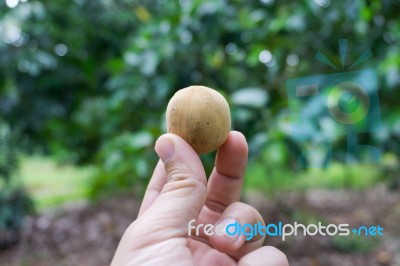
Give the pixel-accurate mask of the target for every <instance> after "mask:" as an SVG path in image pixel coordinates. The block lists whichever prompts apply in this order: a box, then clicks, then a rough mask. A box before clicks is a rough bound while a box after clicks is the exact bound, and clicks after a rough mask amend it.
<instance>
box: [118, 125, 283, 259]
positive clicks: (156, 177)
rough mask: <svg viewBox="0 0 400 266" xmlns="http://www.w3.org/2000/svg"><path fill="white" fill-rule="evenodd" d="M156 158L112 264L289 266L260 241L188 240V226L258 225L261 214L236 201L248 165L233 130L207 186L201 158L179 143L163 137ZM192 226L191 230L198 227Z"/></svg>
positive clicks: (243, 146) (242, 141)
mask: <svg viewBox="0 0 400 266" xmlns="http://www.w3.org/2000/svg"><path fill="white" fill-rule="evenodd" d="M155 150H156V152H157V154H158V156H159V157H160V161H159V162H158V164H157V166H156V168H155V170H154V173H153V176H152V178H151V180H150V183H149V185H148V187H147V190H146V193H145V196H144V199H143V202H142V206H141V208H140V211H139V215H138V218H137V219H136V220H135V221H134V222H133V223H132V224H131V225H130V226H129V227H128V229H127V230H126V231H125V233H124V235H123V237H122V239H121V241H120V243H119V246H118V249H117V251H116V253H115V255H114V258H113V261H112V263H111V265H113V266H117V265H121V266H125V265H158V266H159V265H207V266H209V265H252V266H257V265H268V266H286V265H289V264H288V261H287V259H286V256H285V255H284V254H283V253H282V252H281V251H279V250H278V249H276V248H274V247H271V246H263V243H264V237H262V236H257V237H255V238H253V239H252V240H250V241H246V239H245V236H244V235H242V236H233V237H232V236H228V235H218V234H214V235H212V236H207V235H205V234H202V235H201V236H193V235H191V236H189V235H188V224H189V222H190V221H191V220H192V219H196V223H198V224H200V223H202V224H213V225H217V224H219V223H222V224H226V223H231V222H233V221H237V222H238V223H240V224H245V223H251V224H256V223H257V222H258V221H261V222H262V218H261V215H260V214H259V212H258V211H257V210H256V209H255V208H253V207H251V206H250V205H247V204H245V203H241V202H239V200H240V195H241V192H242V187H243V180H244V173H245V168H246V164H247V152H248V147H247V142H246V139H245V138H244V136H243V135H242V134H241V133H239V132H235V131H232V132H230V133H229V135H228V139H227V140H226V142H225V143H224V144H223V145H222V146H221V147H220V148H219V149H218V153H217V157H216V160H215V167H214V170H213V171H212V173H211V176H210V177H209V180H208V182H207V178H206V174H205V171H204V168H203V165H202V163H201V161H200V158H199V156H198V155H197V154H196V152H195V151H194V150H193V149H192V147H191V146H190V145H189V144H187V143H186V142H185V141H184V140H183V139H182V138H180V137H178V136H177V135H174V134H165V135H162V136H161V137H160V138H159V139H158V140H157V142H156V145H155ZM196 223H194V226H195V225H196Z"/></svg>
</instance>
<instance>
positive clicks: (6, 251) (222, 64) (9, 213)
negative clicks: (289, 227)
mask: <svg viewBox="0 0 400 266" xmlns="http://www.w3.org/2000/svg"><path fill="white" fill-rule="evenodd" d="M399 14H400V1H399V0H384V1H378V0H369V1H367V0H357V1H350V0H347V1H345V0H343V1H331V0H304V1H288V0H287V1H286V0H285V1H276V0H275V1H274V0H259V1H255V0H250V1H212V0H204V1H200V0H179V1H166V0H157V1H138V0H115V1H112V0H99V1H89V0H58V1H50V0H42V1H37V0H3V1H0V264H1V265H55V264H57V265H77V264H79V265H103V264H104V265H107V264H109V262H110V261H111V258H112V256H113V254H114V251H115V249H116V246H117V244H118V241H119V239H120V237H121V235H122V233H123V231H124V230H125V228H126V227H127V226H128V224H129V223H130V222H131V221H132V220H134V219H135V217H136V214H137V211H138V208H139V206H140V201H141V198H142V196H143V191H144V188H145V186H146V184H147V182H148V180H149V177H150V175H151V173H152V169H153V167H154V165H155V163H156V161H157V156H156V154H155V153H154V151H153V145H154V142H155V140H156V139H157V137H158V136H159V135H161V134H162V133H163V132H165V122H164V119H165V109H166V105H167V103H168V100H169V98H170V97H171V96H172V95H173V94H174V92H175V91H176V90H178V89H181V88H184V87H186V86H189V85H193V84H202V85H206V86H209V87H212V88H214V89H217V90H219V91H220V92H221V93H222V94H223V95H224V96H225V97H226V98H227V100H228V102H229V103H230V106H231V113H232V123H233V129H235V130H239V131H241V132H243V133H244V135H245V136H246V138H247V140H248V142H249V147H250V157H249V166H248V171H247V179H246V184H245V185H246V187H245V191H244V195H243V200H244V201H246V202H248V203H250V204H252V205H254V206H255V207H256V208H257V209H258V210H259V211H260V212H261V213H262V214H263V216H264V219H265V221H266V222H277V221H283V222H287V223H293V222H294V221H297V222H302V223H305V224H307V223H314V222H317V221H322V222H324V223H348V224H350V225H351V226H359V225H380V226H382V227H384V233H385V234H384V236H383V237H371V236H368V237H366V236H351V237H318V236H316V237H304V236H297V237H291V238H289V239H288V240H287V241H285V242H283V241H281V240H280V239H279V238H274V237H271V238H269V239H267V240H266V243H267V244H272V245H276V246H277V247H278V248H280V249H281V250H283V251H284V252H285V253H286V254H287V256H288V258H289V260H290V263H291V265H316V266H317V265H335V266H336V265H400V255H399V254H400V230H399V226H398V224H399V222H400V193H399V191H400V164H399V154H400V45H399V44H400V19H399ZM343 39H347V40H348V48H347V52H346V55H347V57H346V60H345V62H344V66H343V67H342V66H341V57H340V53H339V44H338V41H339V40H343ZM368 49H370V51H371V52H372V54H373V56H372V57H370V58H368V60H365V61H363V62H362V63H361V64H359V65H357V66H356V67H355V68H353V69H352V70H363V69H373V71H374V72H375V73H376V75H377V78H376V83H377V86H378V88H377V89H378V95H375V96H374V97H375V98H376V99H377V98H379V104H380V116H381V123H380V125H379V127H378V128H376V129H375V130H373V131H370V132H362V134H359V136H358V142H357V143H360V144H366V145H371V146H374V147H376V148H377V149H378V150H379V151H380V154H381V157H380V159H379V162H375V163H371V162H368V160H363V159H362V158H364V157H368V156H363V154H361V155H360V154H358V153H357V154H352V150H349V149H348V146H347V145H348V141H347V137H346V135H345V134H342V133H340V127H341V125H340V123H328V127H327V123H326V120H323V119H316V120H315V119H314V120H313V121H312V122H313V124H311V125H308V126H307V127H306V126H305V127H304V128H302V129H300V131H301V130H303V131H304V132H306V133H307V134H306V135H307V136H308V138H307V141H308V142H307V143H309V144H310V143H311V144H310V145H313V146H312V147H317V149H318V147H319V145H320V143H321V139H322V140H323V141H322V142H324V143H326V142H328V143H329V144H330V145H331V147H332V150H333V151H334V152H330V151H329V150H322V152H321V151H319V153H318V156H319V157H320V158H330V159H329V160H325V163H323V164H322V165H320V167H317V168H314V167H311V166H312V165H311V161H312V160H311V159H310V158H307V157H306V156H302V154H304V149H305V146H304V145H303V144H302V143H299V141H298V139H296V138H295V137H293V135H292V134H291V133H290V127H291V122H292V121H293V120H292V119H291V113H292V112H293V110H291V108H290V104H289V100H290V97H288V93H287V86H286V82H288V81H290V80H293V79H295V78H301V77H308V76H315V75H322V78H323V77H324V76H325V77H329V76H326V75H330V74H334V73H345V72H346V73H347V71H350V70H349V68H348V66H350V65H352V64H353V63H354V62H356V61H357V59H358V58H359V57H360V56H361V55H362V54H363V53H364V52H365V51H368ZM318 52H320V53H321V54H324V55H325V59H326V60H322V61H323V62H325V63H322V62H320V61H321V60H319V61H318V60H317V59H316V58H315V56H316V54H317V53H318ZM319 59H321V57H319ZM328 61H329V62H330V63H326V62H328ZM332 65H333V66H336V67H332ZM353 76H354V75H353ZM354 78H357V74H355V76H354ZM306 107H307V108H309V110H310V113H313V115H314V118H315V117H322V114H319V112H323V110H322V109H321V110H320V109H318V108H315V107H313V106H312V105H306ZM322 120H323V121H325V122H323V121H322ZM310 123H311V122H310ZM326 132H328V133H329V134H328V135H327V133H326ZM312 153H313V150H312ZM214 156H215V154H209V155H206V156H202V160H203V163H204V165H205V168H206V169H207V171H208V172H209V171H210V170H211V168H212V166H213V160H214ZM346 156H350V157H352V158H355V159H354V160H351V163H349V161H348V160H346V159H345V158H347V157H346ZM299 158H301V162H302V163H301V166H299Z"/></svg>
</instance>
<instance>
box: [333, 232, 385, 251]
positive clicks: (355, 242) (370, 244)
mask: <svg viewBox="0 0 400 266" xmlns="http://www.w3.org/2000/svg"><path fill="white" fill-rule="evenodd" d="M379 242H380V239H379V238H378V237H371V236H369V237H365V236H358V235H353V234H351V235H349V236H346V237H340V236H334V237H332V241H331V244H332V246H333V247H334V248H335V249H337V250H339V251H342V252H348V253H350V252H359V253H366V252H370V251H371V250H372V249H374V248H375V247H376V246H378V244H379Z"/></svg>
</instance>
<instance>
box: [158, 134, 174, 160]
mask: <svg viewBox="0 0 400 266" xmlns="http://www.w3.org/2000/svg"><path fill="white" fill-rule="evenodd" d="M155 150H156V152H157V154H158V156H160V159H161V160H162V161H163V162H167V161H169V160H171V159H172V157H174V154H175V147H174V143H173V142H172V140H170V139H169V138H166V137H164V138H163V139H161V140H159V141H157V143H156V147H155Z"/></svg>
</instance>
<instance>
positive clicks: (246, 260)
mask: <svg viewBox="0 0 400 266" xmlns="http://www.w3.org/2000/svg"><path fill="white" fill-rule="evenodd" d="M261 265H263V266H264V265H268V266H289V262H288V260H287V258H286V255H285V254H284V253H283V252H282V251H280V250H278V249H277V248H274V247H271V246H265V247H261V248H259V249H257V250H255V251H253V252H251V253H249V254H247V255H245V256H243V257H242V258H241V259H240V260H239V262H238V266H261Z"/></svg>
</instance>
